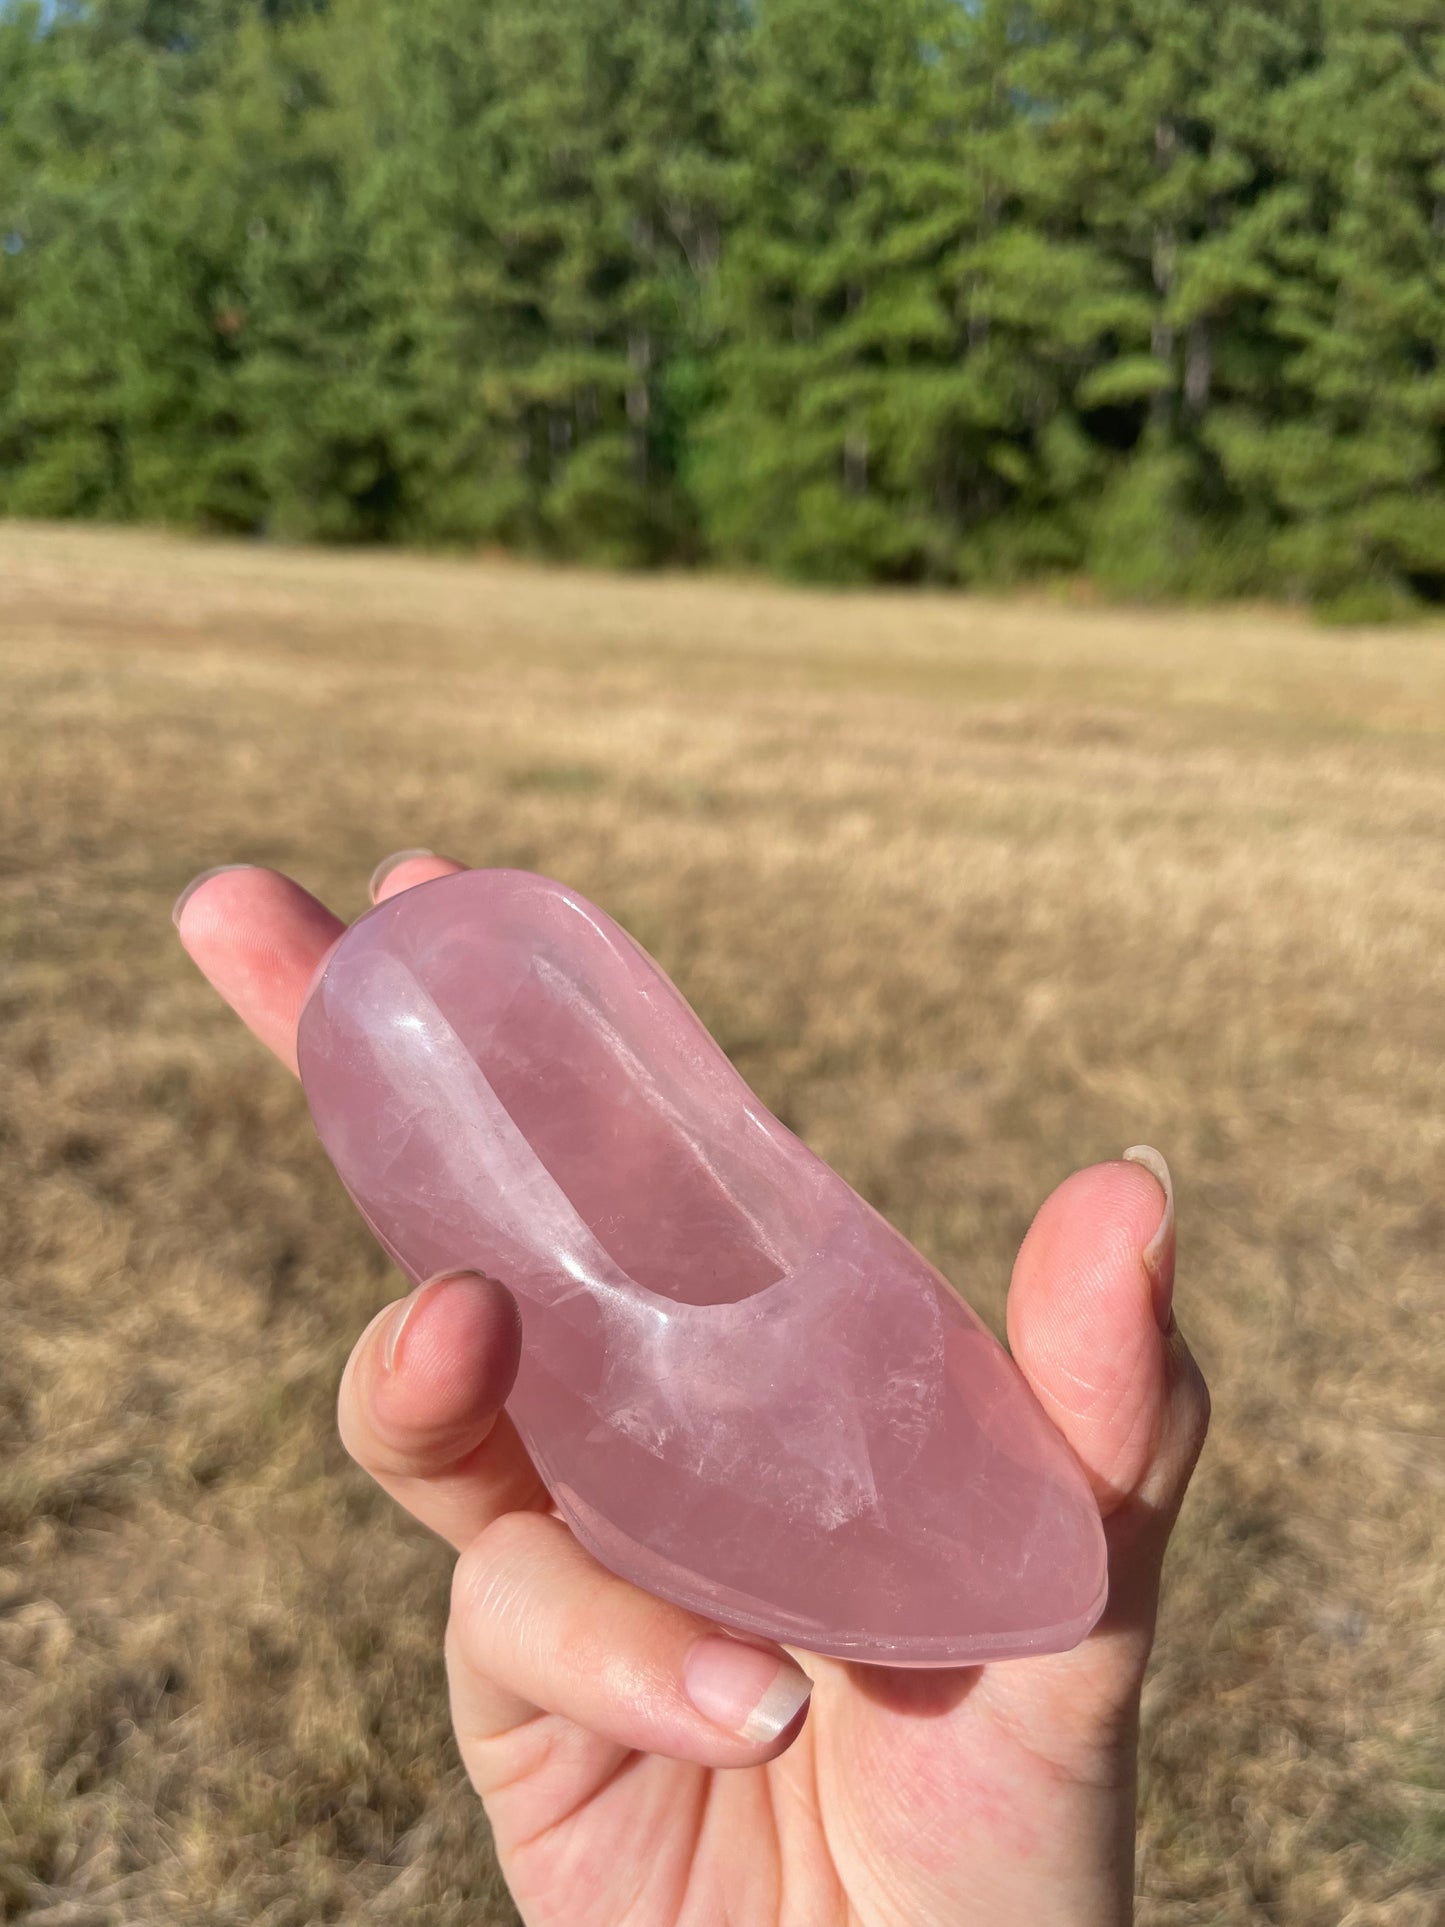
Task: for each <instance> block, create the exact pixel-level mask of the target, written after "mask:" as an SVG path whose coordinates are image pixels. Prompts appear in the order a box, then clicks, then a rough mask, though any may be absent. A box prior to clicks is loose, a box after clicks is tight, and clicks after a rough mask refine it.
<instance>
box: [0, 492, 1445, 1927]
mask: <svg viewBox="0 0 1445 1927" xmlns="http://www.w3.org/2000/svg"><path fill="white" fill-rule="evenodd" d="M0 665H3V666H0V677H3V681H0V807H3V850H0V954H3V960H4V962H3V975H0V998H3V1030H0V1036H3V1050H4V1056H5V1071H4V1077H3V1081H0V1105H3V1109H0V1158H3V1161H0V1203H3V1211H4V1219H3V1223H4V1237H3V1246H0V1249H3V1258H0V1264H3V1271H4V1282H3V1295H0V1696H3V1705H4V1711H3V1714H0V1809H3V1817H0V1918H3V1919H4V1920H7V1921H10V1920H16V1921H18V1920H26V1921H29V1922H31V1923H34V1927H121V1924H125V1927H131V1924H139V1923H176V1924H177V1927H188V1924H190V1923H197V1924H199V1923H208V1924H212V1923H214V1927H223V1924H225V1927H229V1924H230V1923H236V1927H241V1924H242V1923H244V1924H245V1927H301V1924H302V1923H310V1922H315V1921H347V1922H352V1921H354V1922H366V1923H377V1924H378V1927H381V1924H382V1923H387V1924H391V1923H403V1922H405V1923H408V1924H411V1923H418V1924H420V1927H463V1924H464V1923H465V1927H491V1924H494V1923H495V1924H499V1923H502V1922H505V1921H509V1920H511V1919H512V1914H511V1912H510V1908H509V1903H508V1902H507V1900H506V1897H505V1894H504V1892H503V1890H502V1889H501V1887H500V1885H499V1883H498V1881H497V1878H496V1875H495V1872H494V1870H493V1868H492V1866H491V1862H490V1859H489V1851H488V1844H487V1837H486V1830H485V1826H484V1823H483V1821H482V1818H481V1815H480V1811H479V1809H478V1808H477V1807H476V1805H475V1804H474V1802H473V1800H472V1798H471V1795H470V1793H469V1791H468V1790H467V1789H466V1787H465V1785H464V1783H463V1782H462V1779H461V1775H460V1771H459V1768H458V1766H457V1763H456V1758H455V1754H454V1752H453V1749H452V1745H451V1742H450V1739H449V1737H448V1732H447V1725H446V1717H445V1705H444V1693H443V1681H442V1670H441V1656H440V1639H441V1629H442V1623H443V1614H444V1609H445V1601H446V1590H447V1578H448V1559H447V1557H446V1555H445V1553H444V1551H443V1549H442V1548H441V1546H440V1545H439V1544H438V1543H436V1542H434V1541H432V1540H430V1539H429V1538H427V1537H426V1536H425V1535H424V1534H423V1533H422V1532H421V1530H420V1529H419V1528H415V1527H412V1526H411V1525H410V1524H409V1523H408V1522H406V1521H404V1520H402V1519H401V1518H400V1517H398V1516H396V1515H394V1514H393V1512H392V1510H391V1509H390V1507H389V1505H388V1503H387V1502H386V1501H385V1500H383V1499H382V1497H381V1496H380V1495H379V1494H378V1493H376V1492H374V1491H373V1490H372V1489H370V1488H369V1487H368V1486H367V1484H366V1483H365V1482H364V1481H363V1479H362V1477H361V1476H360V1474H359V1473H357V1472H355V1471H354V1470H353V1469H352V1468H351V1467H350V1466H349V1464H348V1463H347V1461H346V1460H345V1459H344V1457H343V1455H342V1453H341V1450H340V1447H339V1446H338V1444H337V1442H336V1440H335V1437H334V1435H333V1429H332V1404H333V1398H334V1392H335V1386H336V1381H337V1378H338V1375H339V1373H340V1369H341V1365H342V1362H343V1359H344V1357H345V1355H346V1352H347V1349H348V1347H349V1345H350V1342H351V1340H352V1338H353V1337H354V1336H355V1334H356V1333H357V1332H358V1331H359V1330H360V1329H361V1326H362V1324H363V1323H364V1321H365V1320H366V1318H367V1317H368V1316H369V1314H370V1313H371V1311H372V1310H373V1309H374V1308H375V1307H376V1306H377V1305H378V1304H380V1303H381V1302H382V1301H383V1300H384V1299H385V1298H387V1297H389V1296H390V1295H392V1292H393V1282H392V1281H391V1280H390V1279H389V1277H388V1271H387V1266H386V1265H385V1263H384V1261H383V1260H382V1258H381V1257H380V1255H379V1254H378V1253H377V1252H376V1251H375V1250H373V1249H372V1247H371V1246H370V1244H369V1242H368V1239H367V1237H366V1235H365V1234H364V1232H363V1230H362V1228H361V1226H360V1224H359V1223H358V1222H357V1221H356V1220H355V1219H354V1217H353V1215H352V1212H351V1210H350V1208H349V1206H348V1205H347V1203H346V1201H345V1199H344V1198H343V1196H342V1195H341V1192H340V1189H339V1186H338V1185H337V1183H336V1182H335V1181H334V1179H333V1178H332V1176H331V1174H330V1171H329V1167H328V1166H327V1165H326V1163H325V1161H324V1159H323V1157H322V1155H321V1153H320V1151H319V1149H318V1147H317V1146H316V1144H315V1142H314V1140H313V1137H312V1133H311V1130H310V1126H309V1123H308V1121H307V1118H306V1115H305V1111H304V1108H303V1105H302V1101H301V1097H300V1094H299V1091H298V1090H297V1089H296V1088H295V1087H294V1086H293V1085H292V1084H291V1083H290V1082H289V1081H288V1079H287V1078H286V1077H285V1076H284V1075H283V1074H282V1073H281V1072H280V1071H279V1070H278V1069H277V1068H276V1067H275V1066H274V1065H273V1064H272V1063H270V1062H268V1061H266V1060H265V1059H264V1058H263V1054H262V1052H261V1050H260V1048H259V1046H257V1045H256V1044H255V1043H253V1041H252V1040H251V1039H250V1038H249V1037H248V1036H247V1035H246V1034H245V1033H244V1032H243V1031H242V1030H241V1028H240V1026H239V1025H238V1024H236V1023H235V1021H234V1020H233V1019H232V1018H231V1017H230V1016H229V1014H228V1013H227V1012H225V1011H224V1010H223V1009H222V1008H221V1007H220V1006H219V1005H218V1004H217V1003H216V1002H215V1001H214V1000H213V998H212V996H211V993H210V992H209V991H208V990H207V989H206V987H205V986H204V985H203V984H202V982H201V981H200V979H199V977H198V976H197V975H196V973H195V972H194V971H193V969H192V968H191V966H190V965H189V964H188V962H187V961H186V959H185V957H184V956H183V954H182V953H181V951H180V948H179V946H178V945H177V944H176V942H175V941H174V936H173V932H172V930H171V926H170V921H169V917H168V914H167V913H168V911H169V908H170V903H171V900H172V898H173V896H174V895H175V893H176V891H177V890H178V889H179V887H180V886H181V885H182V884H183V883H184V882H185V881H186V880H187V878H188V877H189V876H190V875H191V874H192V873H193V872H194V871H196V870H198V869H200V868H201V867H203V866H205V865H208V864H212V863H216V862H222V861H226V860H228V859H237V858H246V859H252V860H257V861H262V862H267V863H273V864H276V865H279V866H281V867H284V868H286V869H289V870H292V871H294V872H295V874H297V875H298V876H299V877H300V878H302V880H303V881H305V882H306V883H307V884H308V885H309V886H310V887H312V888H313V889H315V890H317V891H318V892H319V893H320V894H322V895H324V896H326V897H328V898H329V899H330V900H332V901H333V902H334V903H335V904H336V906H337V907H338V908H340V909H342V910H344V911H346V912H348V913H355V912H356V911H358V910H360V909H361V908H362V907H363V905H364V902H365V881H366V877H367V874H368V872H369V871H370V870H371V868H372V865H373V864H374V863H375V862H376V860H377V859H378V857H380V856H381V855H383V854H385V853H386V852H388V851H390V850H393V849H396V848H399V847H402V846H406V845H415V844H425V845H429V846H431V847H433V848H435V849H438V850H442V851H446V852H448V853H450V854H453V855H456V856H459V857H462V858H465V859H467V860H470V861H473V862H477V863H511V864H521V865H525V866H527V867H530V868H534V869H540V870H543V871H546V872H549V873H551V874H554V875H557V876H560V877H562V878H565V879H566V880H568V881H569V882H572V883H574V884H576V885H578V886H580V887H581V888H582V889H583V890H584V891H586V892H587V893H588V894H589V895H591V896H593V897H595V898H596V899H598V900H599V901H600V902H602V903H603V904H605V905H606V906H607V907H608V908H610V909H611V910H612V911H613V912H614V913H615V914H616V915H618V916H619V917H620V918H621V919H622V920H623V921H624V922H625V923H626V924H628V926H629V927H630V928H631V929H632V930H633V931H634V932H635V933H636V935H637V936H638V937H639V938H640V939H641V940H642V941H643V942H644V943H645V944H647V945H648V946H649V947H650V948H652V949H653V950H654V951H655V952H656V953H657V954H658V956H659V957H660V958H661V960H662V962H663V963H664V965H665V966H666V968H667V969H668V970H669V971H670V972H671V973H672V974H673V975H674V976H675V977H676V979H677V980H678V982H679V983H680V984H681V986H682V987H683V989H684V990H685V992H686V993H687V994H688V996H689V997H690V998H691V999H692V1001H693V1002H694V1003H695V1005H696V1006H697V1008H698V1009H699V1011H700V1012H701V1014H702V1016H703V1017H704V1019H705V1020H706V1021H707V1023H708V1024H709V1025H710V1026H711V1027H712V1028H713V1030H714V1031H715V1032H716V1034H717V1035H718V1037H719V1038H720V1039H721V1041H722V1042H723V1044H724V1045H725V1047H726V1048H727V1049H728V1050H729V1051H730V1052H731V1054H732V1055H733V1057H734V1058H735V1060H736V1061H737V1062H738V1064H739V1065H740V1067H741V1068H742V1070H743V1072H744V1073H745V1075H746V1076H747V1077H748V1078H749V1079H750V1081H751V1082H752V1083H753V1084H754V1085H755V1086H756V1088H757V1089H758V1090H759V1092H760V1093H761V1095H762V1096H763V1098H764V1099H765V1100H766V1102H767V1103H768V1104H770V1105H771V1106H772V1107H773V1108H774V1109H776V1110H777V1111H778V1112H779V1113H780V1114H781V1115H782V1116H783V1117H784V1118H785V1119H786V1120H787V1121H788V1122H789V1123H790V1124H791V1125H792V1126H793V1127H794V1128H795V1129H797V1130H799V1131H800V1132H802V1133H803V1134H804V1135H805V1136H806V1137H807V1138H808V1140H809V1141H810V1142H811V1143H812V1144H813V1145H815V1146H816V1147H817V1148H818V1149H819V1150H820V1151H821V1152H822V1153H823V1154H824V1155H825V1156H826V1157H828V1158H829V1159H830V1160H831V1161H832V1162H834V1163H835V1164H836V1165H837V1166H838V1167H839V1168H840V1169H841V1170H842V1171H843V1172H844V1173H845V1174H846V1176H847V1177H848V1178H849V1179H850V1180H851V1181H852V1182H853V1183H854V1184H856V1185H857V1186H858V1187H859V1188H860V1189H861V1190H863V1191H864V1192H865V1193H866V1194H867V1195H868V1197H870V1198H871V1199H872V1200H873V1201H874V1202H875V1203H877V1204H878V1205H879V1206H880V1208H881V1209H882V1210H884V1211H885V1212H886V1213H887V1214H888V1215H889V1216H890V1217H892V1218H893V1219H894V1220H895V1222H897V1223H898V1224H899V1225H900V1226H901V1227H902V1228H903V1229H904V1230H905V1231H906V1232H907V1233H908V1234H909V1235H910V1236H911V1237H912V1238H914V1239H915V1240H916V1241H917V1242H918V1243H919V1244H920V1245H921V1246H922V1247H923V1249H924V1250H925V1251H926V1252H927V1253H928V1254H929V1255H930V1256H931V1257H932V1258H934V1259H935V1260H936V1261H937V1262H938V1263H939V1264H940V1265H941V1266H942V1267H943V1268H944V1270H945V1271H946V1272H947V1273H948V1274H949V1275H950V1276H951V1277H953V1278H954V1279H955V1280H956V1281H957V1282H958V1283H959V1284H960V1285H961V1286H963V1288H964V1289H965V1290H966V1291H967V1292H968V1294H969V1295H970V1297H972V1298H973V1300H974V1302H975V1303H976V1304H977V1305H978V1307H979V1309H980V1310H981V1311H982V1312H983V1313H984V1314H985V1315H986V1316H988V1317H989V1318H991V1319H992V1320H993V1321H994V1323H995V1325H996V1326H997V1325H998V1324H999V1323H1000V1318H1001V1309H1002V1298H1003V1289H1004V1285H1005V1281H1006V1279H1007V1275H1008V1269H1009V1263H1010V1259H1011V1256H1012V1253H1013V1251H1014V1248H1015V1247H1016V1245H1017V1243H1018V1240H1019V1238H1020V1236H1021V1234H1022V1232H1023V1230H1024V1227H1025V1225H1026V1224H1027V1222H1028V1219H1029V1217H1030V1215H1031V1213H1032V1210H1033V1208H1034V1206H1035V1205H1036V1204H1037V1202H1038V1201H1039V1200H1040V1199H1041V1198H1042V1196H1043V1195H1044V1193H1045V1192H1046V1191H1047V1190H1048V1189H1049V1188H1050V1187H1051V1186H1052V1185H1053V1184H1054V1183H1055V1182H1056V1181H1057V1180H1058V1179H1059V1178H1061V1177H1062V1176H1063V1175H1064V1174H1065V1173H1066V1172H1067V1171H1069V1170H1070V1169H1071V1168H1073V1167H1074V1166H1076V1165H1079V1164H1082V1163H1085V1162H1088V1161H1091V1160H1093V1159H1096V1158H1101V1157H1109V1156H1115V1155H1117V1154H1118V1153H1119V1151H1120V1150H1121V1149H1122V1148H1123V1147H1124V1146H1125V1145H1127V1144H1132V1143H1134V1142H1136V1141H1138V1140H1140V1139H1145V1140H1148V1141H1150V1142H1153V1143H1156V1144H1158V1145H1159V1146H1161V1148H1163V1149H1164V1150H1165V1151H1166V1152H1167V1154H1168V1155H1169V1157H1170V1158H1171V1160H1172V1162H1173V1165H1174V1170H1175V1175H1176V1181H1177V1184H1178V1187H1179V1193H1180V1200H1181V1211H1182V1218H1181V1239H1180V1244H1181V1256H1180V1281H1179V1289H1178V1294H1177V1306H1178V1311H1179V1317H1180V1322H1181V1324H1182V1325H1183V1326H1184V1328H1185V1330H1186V1332H1187V1333H1188V1335H1189V1337H1190V1339H1191V1340H1192V1342H1193V1344H1194V1347H1195V1350H1196V1351H1197V1353H1198V1354H1199V1356H1200V1358H1201V1360H1202V1362H1203V1363H1204V1365H1205V1368H1206V1370H1207V1372H1208V1375H1209V1378H1210V1380H1211V1383H1212V1386H1213V1390H1214V1402H1215V1425H1214V1433H1213V1437H1212V1439H1211V1443H1210V1446H1209V1448H1208V1451H1207V1453H1206V1457H1205V1461H1204V1463H1203V1465H1202V1467H1201V1470H1200V1474H1199V1478H1198V1482H1197V1485H1196V1488H1195V1491H1194V1493H1193V1495H1192V1497H1191V1500H1190V1503H1189V1505H1188V1507H1187V1508H1186V1513H1185V1517H1184V1521H1183V1524H1182V1527H1181V1531H1180V1535H1179V1538H1178V1540H1177V1542H1176V1545H1175V1548H1174V1551H1173V1553H1172V1556H1171V1566H1170V1570H1169V1574H1168V1589H1167V1597H1166V1603H1165V1609H1164V1618H1163V1627H1162V1634H1161V1639H1160V1645H1159V1649H1158V1653H1157V1657H1156V1662H1155V1666H1154V1670H1153V1674H1152V1677H1151V1682H1150V1686H1149V1689H1148V1694H1147V1700H1146V1737H1145V1795H1144V1806H1143V1813H1142V1821H1141V1828H1142V1831H1141V1841H1142V1853H1141V1861H1140V1874H1139V1880H1140V1896H1141V1897H1140V1905H1139V1916H1140V1920H1141V1921H1142V1922H1144V1923H1146V1924H1147V1927H1186V1924H1187V1927H1215V1924H1216V1923H1218V1924H1219V1927H1235V1924H1236V1923H1238V1924H1239V1927H1243V1923H1251V1924H1253V1923H1269V1924H1270V1927H1431V1923H1437V1922H1438V1921H1439V1920H1440V1919H1441V1910H1442V1908H1445V1871H1442V1868H1445V1747H1442V1732H1445V1586H1442V1573H1445V1420H1442V1417H1441V1414H1442V1411H1445V1323H1442V1301H1445V1293H1442V1269H1445V1266H1442V1249H1445V1189H1442V1186H1445V972H1442V958H1445V841H1442V832H1445V631H1442V630H1440V629H1436V630H1433V631H1417V632H1407V631H1403V630H1399V631H1381V632H1378V633H1366V632H1353V633H1339V632H1336V633H1329V632H1321V631H1318V630H1316V629H1314V628H1312V627H1311V626H1310V625H1309V624H1308V623H1307V622H1305V621H1304V620H1303V619H1297V618H1294V617H1291V616H1285V615H1280V614H1277V613H1273V612H1269V611H1233V612H1228V613H1215V614H1210V613H1202V612H1195V613H1186V614H1178V615H1174V614H1163V613H1158V612H1155V613H1149V612H1142V611H1133V612H1118V611H1108V610H1104V609H1100V608H1093V607H1088V606H1082V607H1069V606H1065V605H1064V604H1062V603H1059V602H1050V601H1046V600H1042V599H1033V600H1017V601H1013V600H1007V601H1005V600H1000V601H985V600H977V601H975V600H969V599H963V598H952V599H950V598H945V597H941V596H940V597H934V596H885V595H875V594H868V595H863V594H859V595H852V596H841V595H825V594H804V593H790V592H788V591H785V590H780V589H776V588H771V587H762V586H757V585H751V584H746V583H727V582H718V581H709V580H682V579H662V580H651V581H644V580H634V579H608V578H604V577H599V576H593V575H589V574H586V573H581V572H556V573H549V572H546V571H542V570H535V569H531V568H526V567H522V566H519V565H510V564H505V563H492V562H477V563H471V564H468V563H463V562H447V561H429V560H421V559H416V558H406V557H389V556H372V555H342V554H327V555H311V554H304V553H292V552H287V551H284V550H276V549H271V548H262V547H246V546H223V545H206V544H200V543H189V542H182V541H179V540H171V539H166V538H161V537H151V536H136V535H129V534H119V533H108V532H94V531H76V530H60V529H49V528H35V527H25V526H8V527H3V526H0ZM1007 1927H1014V1923H1008V1924H1007ZM1018 1927H1027V1923H1018Z"/></svg>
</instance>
